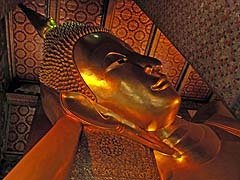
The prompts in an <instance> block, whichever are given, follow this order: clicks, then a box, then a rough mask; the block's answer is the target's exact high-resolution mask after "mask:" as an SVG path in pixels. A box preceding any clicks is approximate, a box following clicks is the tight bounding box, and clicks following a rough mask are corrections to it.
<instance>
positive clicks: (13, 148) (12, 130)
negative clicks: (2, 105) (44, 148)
mask: <svg viewBox="0 0 240 180" xmlns="http://www.w3.org/2000/svg"><path fill="white" fill-rule="evenodd" d="M34 113H35V108H34V107H30V106H26V105H25V106H23V105H13V104H11V105H9V112H8V115H9V122H8V123H9V124H8V140H7V150H6V151H7V152H12V153H16V152H18V153H23V151H24V149H25V146H26V143H27V140H28V135H29V131H30V127H31V123H32V119H33V115H34Z"/></svg>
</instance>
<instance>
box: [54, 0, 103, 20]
mask: <svg viewBox="0 0 240 180" xmlns="http://www.w3.org/2000/svg"><path fill="white" fill-rule="evenodd" d="M102 7H103V0H90V1H86V0H61V5H60V18H59V19H60V20H59V22H60V23H63V22H67V21H77V22H80V23H84V24H86V25H100V21H101V17H102Z"/></svg>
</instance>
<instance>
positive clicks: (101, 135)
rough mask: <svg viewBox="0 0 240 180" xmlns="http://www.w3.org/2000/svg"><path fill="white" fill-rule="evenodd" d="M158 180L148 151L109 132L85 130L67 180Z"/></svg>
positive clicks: (155, 168)
mask: <svg viewBox="0 0 240 180" xmlns="http://www.w3.org/2000/svg"><path fill="white" fill-rule="evenodd" d="M78 179H86V180H92V179H96V180H110V179H119V180H128V179H132V180H146V179H151V180H158V179H159V174H158V170H157V167H156V162H155V158H154V155H153V152H152V150H151V149H150V148H147V147H145V146H143V145H141V144H138V143H136V142H134V141H132V140H129V139H127V138H124V137H121V136H119V135H116V134H114V133H112V132H108V131H103V130H100V129H96V128H92V127H85V129H84V132H83V133H82V136H81V139H80V141H79V147H78V150H77V153H76V157H75V161H74V164H73V169H72V172H71V176H70V178H69V180H78Z"/></svg>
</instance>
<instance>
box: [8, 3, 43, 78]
mask: <svg viewBox="0 0 240 180" xmlns="http://www.w3.org/2000/svg"><path fill="white" fill-rule="evenodd" d="M25 5H26V6H27V7H29V8H31V9H33V10H36V11H37V12H39V13H41V14H45V12H46V9H47V4H46V1H45V0H36V1H31V2H26V3H25ZM12 13H13V14H12V18H13V19H12V22H13V26H12V30H13V50H14V52H13V53H14V60H15V72H16V77H17V78H18V79H21V80H30V81H38V73H39V70H40V64H41V62H42V60H43V57H42V52H43V39H42V38H41V37H40V36H39V35H38V34H37V32H36V30H35V28H34V27H33V26H32V25H31V24H30V22H29V20H28V19H27V17H26V16H25V14H24V13H23V12H22V11H21V10H20V9H19V8H18V7H17V8H15V9H14V10H13V12H12Z"/></svg>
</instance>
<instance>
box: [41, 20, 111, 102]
mask: <svg viewBox="0 0 240 180" xmlns="http://www.w3.org/2000/svg"><path fill="white" fill-rule="evenodd" d="M94 32H108V30H106V29H104V28H102V27H98V26H87V25H83V24H81V23H77V22H66V23H64V24H62V25H59V26H57V27H56V28H54V29H52V30H50V31H49V32H48V33H47V35H46V39H45V42H44V62H43V63H42V65H41V70H40V73H39V79H40V82H41V83H42V84H44V85H45V86H47V87H50V88H53V89H55V90H56V91H57V92H81V93H82V94H85V95H86V96H88V97H89V98H91V99H92V100H95V96H94V94H93V93H92V91H91V90H90V89H89V87H88V86H87V85H86V83H85V82H84V80H83V78H82V77H81V75H80V73H79V72H78V69H77V67H76V64H75V62H74V59H73V48H74V45H75V44H76V42H77V41H78V40H79V38H81V37H83V36H85V35H87V34H90V33H94Z"/></svg>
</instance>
